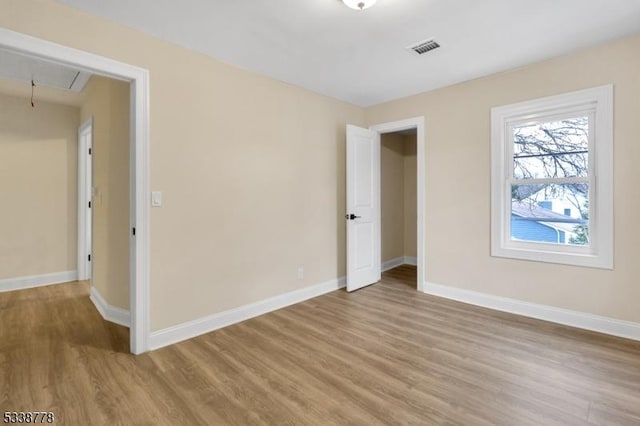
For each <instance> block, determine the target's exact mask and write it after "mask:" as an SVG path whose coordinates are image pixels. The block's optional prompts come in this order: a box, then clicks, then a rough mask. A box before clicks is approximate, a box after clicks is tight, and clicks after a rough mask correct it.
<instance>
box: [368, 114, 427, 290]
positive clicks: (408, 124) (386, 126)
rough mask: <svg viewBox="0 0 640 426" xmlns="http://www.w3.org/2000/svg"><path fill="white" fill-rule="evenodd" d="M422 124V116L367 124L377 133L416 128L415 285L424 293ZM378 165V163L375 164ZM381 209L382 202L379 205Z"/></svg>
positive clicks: (423, 148)
mask: <svg viewBox="0 0 640 426" xmlns="http://www.w3.org/2000/svg"><path fill="white" fill-rule="evenodd" d="M424 125H425V120H424V117H413V118H408V119H405V120H399V121H391V122H388V123H381V124H376V125H373V126H369V129H370V130H373V131H376V132H378V133H379V134H381V135H382V134H385V133H393V132H400V131H403V130H409V129H416V133H417V134H416V144H417V159H416V161H417V162H418V165H417V173H416V175H417V176H416V179H417V180H418V181H417V184H416V187H417V205H418V214H417V222H418V223H417V224H416V230H417V237H416V239H417V242H418V250H417V252H418V256H417V258H418V259H417V264H418V265H417V269H418V276H417V287H418V291H420V292H423V293H424V288H425V285H424V284H425V272H426V271H425V267H426V264H425V258H424V245H425V234H424V221H425V135H424ZM377 167H380V164H378V165H377ZM378 191H380V185H378ZM379 208H380V209H382V204H381V203H380V206H379ZM380 213H381V212H380Z"/></svg>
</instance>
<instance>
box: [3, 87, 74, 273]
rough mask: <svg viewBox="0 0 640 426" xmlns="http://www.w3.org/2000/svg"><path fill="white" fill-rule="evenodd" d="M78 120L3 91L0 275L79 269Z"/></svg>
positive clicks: (65, 109)
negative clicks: (32, 105)
mask: <svg viewBox="0 0 640 426" xmlns="http://www.w3.org/2000/svg"><path fill="white" fill-rule="evenodd" d="M79 119H80V114H79V110H78V108H75V107H70V106H63V105H56V104H50V103H46V102H42V101H38V100H36V107H35V108H32V107H31V104H30V102H29V98H24V97H13V96H8V95H4V94H0V199H1V201H0V279H3V278H20V277H27V276H32V275H41V274H50V273H56V272H64V271H75V270H76V264H77V259H76V256H77V254H76V253H77V252H76V249H77V209H78V207H77V205H78V204H77V203H78V202H77V143H78V142H77V140H78V137H77V134H78V124H79Z"/></svg>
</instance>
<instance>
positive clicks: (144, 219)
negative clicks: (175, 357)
mask: <svg viewBox="0 0 640 426" xmlns="http://www.w3.org/2000/svg"><path fill="white" fill-rule="evenodd" d="M0 48H2V49H5V50H9V51H11V52H15V53H18V54H22V55H27V56H30V57H34V58H38V59H40V60H44V61H49V62H53V63H57V64H61V65H67V66H70V67H72V68H75V69H77V70H80V71H85V72H90V73H93V74H97V75H101V76H105V77H109V78H114V79H119V80H124V81H127V82H129V83H130V87H131V88H130V90H131V92H130V93H131V108H130V122H131V125H130V128H131V138H130V141H131V143H130V145H131V158H130V162H131V171H132V173H131V178H130V180H131V203H130V208H131V211H130V215H131V222H130V225H131V228H134V227H135V228H136V236H135V237H132V238H131V240H130V249H129V252H130V264H131V268H130V271H131V276H130V280H129V300H130V302H129V304H130V310H131V324H132V327H131V332H130V339H131V341H130V350H131V352H133V353H134V354H139V353H143V352H146V351H147V350H148V338H149V323H150V321H149V209H148V205H147V203H148V200H149V196H150V192H149V72H148V71H147V70H145V69H143V68H139V67H136V66H133V65H129V64H126V63H123V62H119V61H115V60H113V59H109V58H106V57H103V56H99V55H95V54H93V53H88V52H84V51H81V50H78V49H73V48H70V47H66V46H62V45H60V44H56V43H52V42H49V41H46V40H42V39H38V38H35V37H32V36H28V35H25V34H21V33H17V32H15V31H11V30H8V29H6V28H0Z"/></svg>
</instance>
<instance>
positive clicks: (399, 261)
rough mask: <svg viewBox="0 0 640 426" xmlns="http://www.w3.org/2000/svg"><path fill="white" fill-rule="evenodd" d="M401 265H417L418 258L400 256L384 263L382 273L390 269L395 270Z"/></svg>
mask: <svg viewBox="0 0 640 426" xmlns="http://www.w3.org/2000/svg"><path fill="white" fill-rule="evenodd" d="M400 265H413V266H416V265H417V258H416V257H411V256H400V257H396V258H395V259H391V260H387V261H385V262H382V272H384V271H388V270H389V269H393V268H395V267H398V266H400Z"/></svg>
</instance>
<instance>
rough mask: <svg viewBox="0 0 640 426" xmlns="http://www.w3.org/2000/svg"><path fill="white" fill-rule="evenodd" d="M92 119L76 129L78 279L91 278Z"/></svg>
mask: <svg viewBox="0 0 640 426" xmlns="http://www.w3.org/2000/svg"><path fill="white" fill-rule="evenodd" d="M92 139H93V120H92V119H89V120H87V121H86V122H85V123H84V124H82V126H80V129H78V279H79V280H90V279H91V238H92V215H91V209H92V208H93V204H92V203H93V175H92V168H93V161H92V160H91V158H92V154H93V153H92V149H93V148H92V145H93V140H92Z"/></svg>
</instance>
